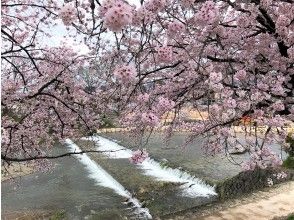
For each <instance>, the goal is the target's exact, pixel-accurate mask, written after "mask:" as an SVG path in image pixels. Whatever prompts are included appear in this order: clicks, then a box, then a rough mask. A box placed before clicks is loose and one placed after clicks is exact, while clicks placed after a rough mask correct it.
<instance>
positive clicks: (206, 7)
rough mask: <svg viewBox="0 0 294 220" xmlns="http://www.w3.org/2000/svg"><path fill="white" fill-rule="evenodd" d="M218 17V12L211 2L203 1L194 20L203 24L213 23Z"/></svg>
mask: <svg viewBox="0 0 294 220" xmlns="http://www.w3.org/2000/svg"><path fill="white" fill-rule="evenodd" d="M218 16H219V11H218V8H217V6H216V4H215V3H214V2H213V1H205V3H204V4H203V5H202V7H201V9H200V11H199V12H198V13H197V14H196V19H197V20H199V21H200V22H203V23H204V24H212V23H214V22H215V21H216V20H217V18H218Z"/></svg>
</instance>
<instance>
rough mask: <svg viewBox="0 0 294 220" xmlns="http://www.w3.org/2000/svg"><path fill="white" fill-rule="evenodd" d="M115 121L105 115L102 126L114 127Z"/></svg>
mask: <svg viewBox="0 0 294 220" xmlns="http://www.w3.org/2000/svg"><path fill="white" fill-rule="evenodd" d="M114 127H115V126H114V124H113V121H112V120H111V119H110V118H108V117H106V116H105V115H104V116H103V117H102V126H101V128H114Z"/></svg>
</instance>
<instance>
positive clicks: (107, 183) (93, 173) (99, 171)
mask: <svg viewBox="0 0 294 220" xmlns="http://www.w3.org/2000/svg"><path fill="white" fill-rule="evenodd" d="M65 143H66V145H67V147H68V148H69V149H70V151H71V152H81V149H80V148H79V146H77V145H76V144H75V143H74V142H73V141H72V140H70V139H66V141H65ZM75 157H76V158H78V159H79V161H80V162H81V163H82V164H84V165H85V168H86V170H87V171H88V173H89V177H90V178H91V179H93V180H95V181H96V183H97V184H98V185H100V186H104V187H107V188H110V189H112V190H113V191H114V192H115V193H117V194H118V195H120V196H122V197H125V198H127V199H128V203H131V204H132V205H133V208H134V214H135V215H136V216H137V218H136V219H152V216H151V214H150V213H149V210H148V209H147V208H143V207H142V204H141V203H140V201H139V200H138V199H136V198H135V197H133V196H132V194H131V193H130V192H129V191H127V190H126V189H125V188H124V187H123V186H122V185H121V184H120V183H119V182H118V181H116V180H115V179H114V178H113V177H112V176H111V175H110V174H109V173H107V172H106V171H105V170H104V169H103V168H102V167H101V166H99V165H98V164H97V163H95V162H94V161H93V160H91V159H90V157H88V156H87V154H85V153H84V154H76V155H75Z"/></svg>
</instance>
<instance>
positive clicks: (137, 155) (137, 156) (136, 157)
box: [129, 149, 149, 164]
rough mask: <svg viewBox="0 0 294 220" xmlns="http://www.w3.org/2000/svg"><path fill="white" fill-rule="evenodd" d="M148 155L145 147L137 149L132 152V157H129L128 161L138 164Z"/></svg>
mask: <svg viewBox="0 0 294 220" xmlns="http://www.w3.org/2000/svg"><path fill="white" fill-rule="evenodd" d="M148 157H149V154H148V152H147V151H146V149H142V150H141V149H138V150H136V151H134V152H133V153H132V157H130V159H129V160H130V162H131V163H133V164H140V163H142V162H144V160H146V159H147V158H148Z"/></svg>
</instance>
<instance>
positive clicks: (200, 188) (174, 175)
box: [82, 136, 217, 198]
mask: <svg viewBox="0 0 294 220" xmlns="http://www.w3.org/2000/svg"><path fill="white" fill-rule="evenodd" d="M82 139H84V140H92V141H95V142H96V143H97V150H101V151H116V152H105V153H103V154H104V155H106V156H108V157H110V158H130V157H131V156H132V151H131V150H130V149H127V148H125V147H123V146H121V145H119V144H118V143H116V142H113V141H111V140H108V139H106V138H104V137H100V136H91V137H85V138H82ZM137 166H139V167H140V168H141V169H143V170H144V172H145V175H148V176H153V177H155V178H156V179H157V180H159V181H167V182H177V183H182V185H181V188H182V189H183V196H186V197H191V198H195V197H209V196H214V195H217V193H216V192H215V190H214V187H213V186H210V185H207V184H205V183H204V182H203V181H201V180H200V179H198V178H196V177H194V176H191V175H190V174H188V173H186V172H183V171H181V170H179V169H173V168H170V167H162V166H161V165H160V163H158V162H156V161H155V160H153V159H150V158H149V159H146V160H145V161H144V162H143V163H142V164H138V165H137Z"/></svg>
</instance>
